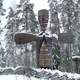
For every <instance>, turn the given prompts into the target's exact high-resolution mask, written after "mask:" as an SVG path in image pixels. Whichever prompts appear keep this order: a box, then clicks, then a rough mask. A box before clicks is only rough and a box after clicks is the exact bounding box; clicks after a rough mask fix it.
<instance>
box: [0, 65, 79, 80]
mask: <svg viewBox="0 0 80 80" xmlns="http://www.w3.org/2000/svg"><path fill="white" fill-rule="evenodd" d="M9 71H10V72H9ZM24 71H25V72H24ZM0 80H80V74H77V73H67V72H61V71H59V70H51V69H40V68H38V69H36V68H25V67H17V68H0Z"/></svg>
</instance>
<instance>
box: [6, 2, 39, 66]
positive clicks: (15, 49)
mask: <svg viewBox="0 0 80 80" xmlns="http://www.w3.org/2000/svg"><path fill="white" fill-rule="evenodd" d="M7 18H8V22H7V25H6V28H7V33H6V38H7V41H6V51H7V56H8V57H7V62H6V63H7V66H14V67H15V66H23V65H24V66H30V65H31V66H32V65H35V64H36V63H35V61H34V60H33V59H35V56H36V55H35V53H36V52H35V47H34V46H36V43H35V42H31V43H28V44H24V45H23V44H22V45H16V44H15V42H14V35H15V34H16V32H29V33H30V32H31V33H37V32H38V26H37V24H38V22H37V21H36V18H35V14H34V11H33V4H31V3H29V1H28V0H24V1H23V2H22V1H20V4H19V5H17V8H16V12H14V10H13V9H12V8H10V11H9V15H8V16H7ZM30 46H32V47H33V48H34V49H33V48H31V50H29V49H28V47H29V48H30ZM32 53H33V54H32ZM11 57H12V58H11ZM10 58H11V60H12V61H11V60H10ZM32 58H33V59H32ZM9 60H10V61H9ZM33 62H34V64H33Z"/></svg>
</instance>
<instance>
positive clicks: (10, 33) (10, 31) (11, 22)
mask: <svg viewBox="0 0 80 80" xmlns="http://www.w3.org/2000/svg"><path fill="white" fill-rule="evenodd" d="M14 15H15V12H14V11H13V9H12V8H11V7H10V11H9V15H8V16H7V18H8V22H7V25H6V28H7V33H6V35H5V36H6V52H7V55H6V57H7V59H6V66H12V67H15V66H16V61H15V45H14V34H15V32H16V30H17V28H16V24H15V23H16V21H15V19H16V18H15V17H14Z"/></svg>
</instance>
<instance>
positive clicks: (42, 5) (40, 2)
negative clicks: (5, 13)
mask: <svg viewBox="0 0 80 80" xmlns="http://www.w3.org/2000/svg"><path fill="white" fill-rule="evenodd" d="M18 2H19V0H4V8H6V9H8V8H9V6H11V7H13V8H14V9H15V8H16V4H17V3H18ZM30 2H31V3H34V12H35V13H36V14H37V12H38V10H40V9H49V6H48V0H30Z"/></svg>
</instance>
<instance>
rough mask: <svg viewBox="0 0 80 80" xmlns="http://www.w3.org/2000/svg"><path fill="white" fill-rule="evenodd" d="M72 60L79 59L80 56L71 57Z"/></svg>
mask: <svg viewBox="0 0 80 80" xmlns="http://www.w3.org/2000/svg"><path fill="white" fill-rule="evenodd" d="M72 59H80V56H72Z"/></svg>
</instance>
